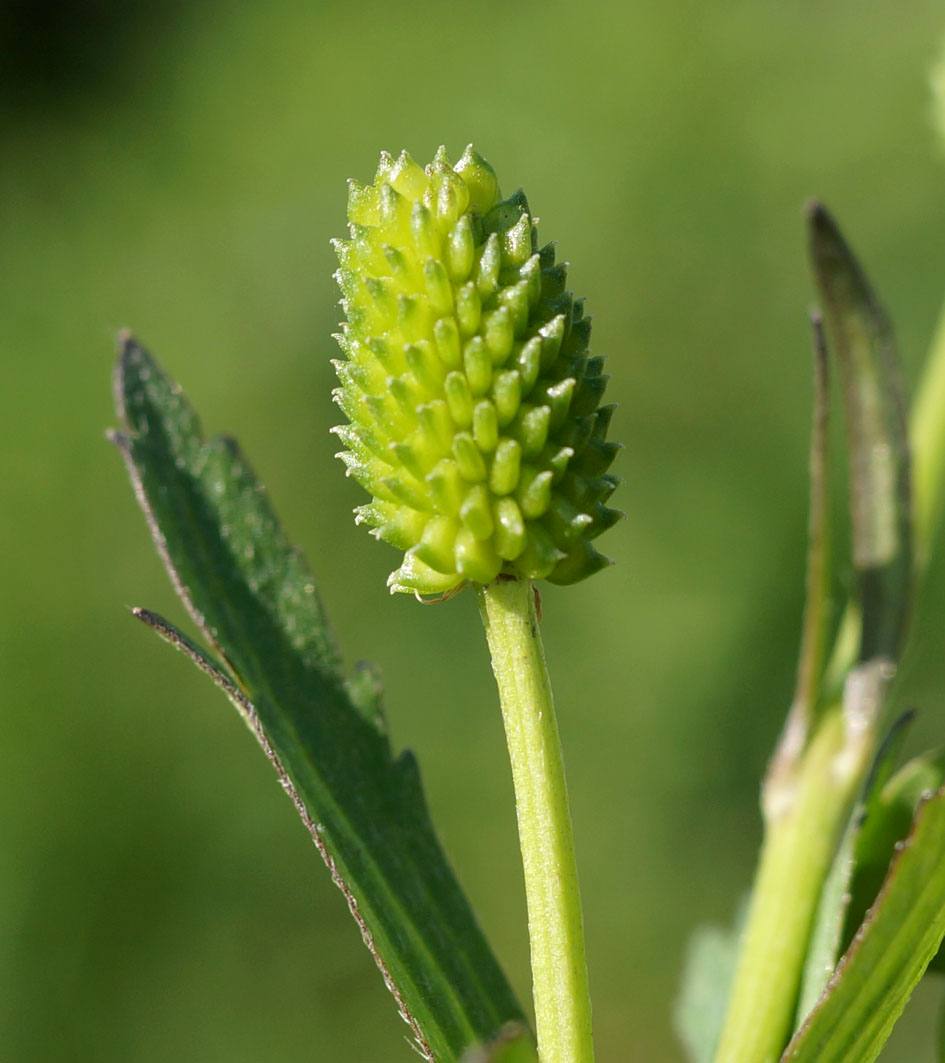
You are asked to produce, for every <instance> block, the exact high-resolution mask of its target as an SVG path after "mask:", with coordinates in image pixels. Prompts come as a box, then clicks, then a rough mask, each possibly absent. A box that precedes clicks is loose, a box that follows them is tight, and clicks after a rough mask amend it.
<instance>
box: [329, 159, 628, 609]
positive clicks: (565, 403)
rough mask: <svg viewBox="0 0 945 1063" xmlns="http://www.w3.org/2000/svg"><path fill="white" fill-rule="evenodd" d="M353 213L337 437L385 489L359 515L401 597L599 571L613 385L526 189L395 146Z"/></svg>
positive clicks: (611, 517)
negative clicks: (542, 241) (394, 565)
mask: <svg viewBox="0 0 945 1063" xmlns="http://www.w3.org/2000/svg"><path fill="white" fill-rule="evenodd" d="M348 220H349V223H350V224H349V229H350V234H351V238H350V239H349V240H337V241H335V250H336V251H337V254H338V259H339V261H340V263H341V267H340V269H339V270H338V272H337V274H336V277H337V279H338V283H339V285H340V286H341V291H342V295H343V298H342V302H341V305H342V307H343V309H344V312H345V315H346V317H347V322H346V324H345V325H344V326H343V334H342V335H341V336H339V337H338V341H339V343H340V345H341V348H342V350H343V352H344V353H345V355H346V358H345V359H344V360H339V361H336V362H335V363H334V365H335V369H336V370H337V373H338V378H339V380H340V381H341V386H340V387H339V388H337V389H336V390H335V392H334V396H335V400H336V401H337V403H338V405H339V406H340V407H341V408H342V410H343V411H344V412H345V414H346V415H347V417H348V419H349V421H350V424H347V425H344V426H342V427H339V428H336V429H335V432H336V433H337V434H338V436H339V437H340V438H341V440H342V441H343V443H344V444H345V446H346V447H347V450H346V451H344V452H343V453H342V454H341V455H339V456H340V457H341V458H342V459H343V460H344V462H345V463H346V465H347V466H348V474H349V475H350V476H353V477H354V478H355V479H356V480H357V481H358V482H359V483H360V484H361V485H362V486H363V487H364V488H366V490H367V491H369V492H370V494H371V495H372V496H373V501H371V502H370V503H368V504H367V505H364V506H361V507H359V508H358V509H357V510H356V511H355V512H356V514H357V519H358V522H359V523H361V522H363V523H366V524H370V525H372V526H373V528H374V532H373V534H374V535H376V536H377V537H378V538H379V539H383V540H384V541H385V542H388V543H390V544H391V545H392V546H394V547H396V548H397V549H399V550H403V551H405V557H404V561H403V564H402V565H401V566H400V568H398V569H397V570H396V571H395V572H393V573H391V576H390V579H389V581H388V583H389V585H390V588H391V590H392V591H410V592H414V593H417V594H442V593H446V592H449V591H452V590H454V589H456V588H457V587H459V586H461V585H462V584H463V583H464V582H466V581H471V582H474V583H490V582H491V581H492V580H494V579H495V578H496V577H497V576H498V575H499V574H500V573H506V574H508V575H512V576H519V577H524V578H528V579H548V580H551V581H552V582H553V583H573V582H575V581H576V580H579V579H583V578H584V577H585V576H589V575H591V574H592V573H593V572H596V571H597V570H598V569H600V568H602V567H603V566H604V565H606V564H607V563H608V562H607V559H606V558H604V557H602V556H601V554H599V553H598V552H597V551H596V550H595V549H594V547H593V545H592V544H591V540H592V539H593V538H594V537H595V536H596V535H598V534H599V533H600V532H602V531H603V530H604V529H605V528H608V527H610V525H611V524H613V523H614V521H615V520H616V519H617V518H618V516H619V514H618V513H617V511H616V510H612V509H608V508H607V506H606V505H605V502H606V500H607V499H608V498H609V497H610V495H611V493H612V492H613V490H614V487H615V486H616V480H615V479H614V478H613V477H612V476H609V475H607V473H606V470H607V469H608V467H609V466H610V463H611V461H612V460H613V457H614V454H615V453H616V451H617V449H618V447H617V444H615V443H610V442H607V441H606V439H605V436H606V433H607V426H608V423H609V421H610V418H611V414H612V412H613V406H603V407H602V406H600V401H601V397H602V396H603V394H604V388H605V387H606V382H607V377H606V375H604V374H603V373H602V366H603V359H602V358H591V357H588V349H587V345H588V339H589V337H590V331H591V327H590V319H589V318H585V317H584V307H583V302H582V301H581V300H577V301H575V300H574V298H573V296H572V294H571V293H570V292H568V291H566V290H565V281H566V267H565V266H564V265H563V264H561V265H555V261H554V249H553V247H552V246H551V245H548V246H546V247H544V248H542V249H541V250H538V246H537V230H536V228H535V224H534V221H533V219H532V216H531V214H530V212H529V209H528V203H527V201H526V199H525V196H524V194H523V193H522V192H517V193H516V194H515V195H513V196H511V197H510V198H508V199H505V200H500V199H499V188H498V184H497V182H496V178H495V174H494V173H493V171H492V169H491V167H490V166H489V165H488V164H487V163H486V162H485V161H484V160H483V159H481V158H480V157H479V156H478V155H476V154H475V153H474V152H473V151H472V149H471V148H467V149H466V151H465V153H464V154H463V157H462V158H461V159H460V160H459V162H458V163H456V165H455V166H452V165H451V164H450V161H449V159H448V158H447V156H446V152H445V151H444V149H443V148H440V150H439V151H438V152H437V154H436V157H435V159H434V160H433V162H432V163H431V164H430V165H429V166H427V167H426V168H425V169H424V168H422V167H420V166H419V165H417V163H415V162H414V161H413V159H411V158H410V156H409V155H408V154H407V153H406V152H404V153H402V154H401V156H400V157H399V158H398V159H397V160H396V161H395V160H394V159H392V158H391V157H390V156H389V155H388V154H386V153H383V154H382V155H381V161H380V165H379V167H378V170H377V175H376V176H375V178H374V183H373V184H372V185H368V186H361V185H358V184H356V183H354V182H350V185H349V196H348Z"/></svg>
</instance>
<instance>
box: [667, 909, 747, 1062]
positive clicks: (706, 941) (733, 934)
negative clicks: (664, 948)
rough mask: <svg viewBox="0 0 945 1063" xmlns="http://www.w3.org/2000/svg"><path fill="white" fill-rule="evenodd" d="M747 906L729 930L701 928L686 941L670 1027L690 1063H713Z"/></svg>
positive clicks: (710, 927)
mask: <svg viewBox="0 0 945 1063" xmlns="http://www.w3.org/2000/svg"><path fill="white" fill-rule="evenodd" d="M747 910H748V906H747V899H746V903H744V904H742V906H741V909H740V910H739V913H738V915H737V917H736V919H735V923H734V925H733V926H732V927H731V928H730V929H723V928H722V927H717V926H701V927H699V928H698V929H697V930H696V931H695V932H694V933H693V935H692V937H691V938H690V939H689V947H688V949H687V951H686V962H685V966H684V967H683V978H682V986H681V988H680V991H679V997H678V998H677V1000H676V1007H675V1008H674V1010H673V1026H674V1027H675V1029H676V1033H677V1035H678V1036H679V1040H680V1041H681V1042H682V1044H683V1047H684V1048H685V1050H686V1057H687V1059H688V1060H689V1063H712V1059H713V1057H714V1055H715V1047H716V1044H717V1043H718V1039H719V1035H720V1033H721V1032H722V1024H723V1022H724V1021H725V1009H726V1006H727V1004H728V997H729V990H730V989H731V985H732V977H733V976H734V974H735V963H736V960H737V958H738V943H739V938H740V937H741V932H742V927H743V926H744V922H745V915H746V913H747Z"/></svg>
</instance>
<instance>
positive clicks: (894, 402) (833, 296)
mask: <svg viewBox="0 0 945 1063" xmlns="http://www.w3.org/2000/svg"><path fill="white" fill-rule="evenodd" d="M809 233H810V254H811V262H812V266H813V271H814V278H815V280H816V283H817V288H818V291H819V293H820V297H821V299H822V301H823V304H824V310H825V314H826V319H827V324H828V326H829V329H830V335H831V338H832V340H833V346H834V349H835V350H836V353H837V361H838V363H839V366H840V377H841V382H842V390H843V400H844V407H845V412H846V433H847V443H848V450H849V460H850V509H851V520H852V531H853V564H854V567H855V569H856V571H857V575H858V582H859V588H858V600H859V605H860V609H861V612H862V632H861V642H860V655H859V659H860V661H861V662H863V661H871V660H878V659H882V660H887V661H891V662H895V661H897V660H898V658H899V653H900V649H901V647H902V642H903V636H904V634H905V629H906V622H907V619H908V615H909V606H910V604H911V596H912V595H911V592H912V519H911V499H910V495H911V488H910V470H909V441H908V430H907V424H906V398H905V390H904V387H903V383H902V374H901V370H900V366H899V359H898V356H897V354H896V347H895V342H894V340H893V335H892V328H891V326H890V324H889V319H888V318H887V316H886V313H885V311H884V310H883V308H882V306H881V305H880V303H879V301H878V299H877V298H876V296H875V295H874V293H873V290H872V288H871V286H870V284H869V282H868V281H867V279H866V275H865V274H864V272H863V270H862V269H861V268H860V265H859V263H858V262H857V260H856V258H855V257H854V255H853V252H852V251H851V250H850V248H849V246H848V245H847V243H846V241H845V240H844V239H843V236H842V235H841V233H840V230H839V229H838V227H837V225H836V223H835V222H834V220H833V218H832V217H831V216H830V214H829V213H828V212H827V210H826V208H825V207H824V206H823V205H822V204H820V203H814V204H812V206H811V207H810V210H809Z"/></svg>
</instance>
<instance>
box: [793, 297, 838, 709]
mask: <svg viewBox="0 0 945 1063" xmlns="http://www.w3.org/2000/svg"><path fill="white" fill-rule="evenodd" d="M811 328H812V331H813V337H814V417H813V422H812V425H811V438H810V459H809V463H808V465H809V472H810V502H809V512H808V519H807V574H806V596H805V601H804V622H803V627H802V634H801V652H800V660H799V662H798V667H797V687H796V690H795V693H794V705H795V706H797V708H796V710H793V711H797V712H798V713H803V716H804V722H805V724H806V723H807V721H809V718H810V714H811V712H812V711H813V708H814V705H815V704H816V702H817V693H818V689H819V686H820V676H821V672H822V670H823V666H824V643H825V638H826V631H827V569H828V565H827V558H828V553H829V550H828V546H829V540H830V499H829V486H830V485H829V478H828V476H827V469H828V440H829V432H828V428H829V420H830V396H829V386H828V385H829V374H828V364H827V344H826V341H825V338H824V331H823V322H822V321H821V318H820V315H818V314H813V315H812V316H811Z"/></svg>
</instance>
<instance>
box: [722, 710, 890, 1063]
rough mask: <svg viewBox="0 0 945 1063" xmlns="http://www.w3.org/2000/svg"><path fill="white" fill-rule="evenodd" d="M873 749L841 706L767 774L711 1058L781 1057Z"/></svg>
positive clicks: (757, 1062) (736, 1062) (727, 1061)
mask: <svg viewBox="0 0 945 1063" xmlns="http://www.w3.org/2000/svg"><path fill="white" fill-rule="evenodd" d="M872 749H873V741H872V735H871V734H870V735H859V736H858V735H855V734H852V733H851V732H850V731H849V730H848V728H847V725H846V722H845V720H844V716H843V712H842V710H841V708H840V706H836V707H835V708H834V709H832V710H830V711H829V712H828V713H827V714H826V715H825V717H824V719H823V720H822V721H821V724H820V726H819V727H818V729H817V732H816V734H815V736H814V737H813V739H812V740H811V744H810V746H809V747H808V748H807V750H806V752H805V754H804V757H803V758H802V760H801V762H800V764H799V765H797V768H796V773H792V774H791V775H790V777H789V778H782V779H771V780H769V784H768V785H767V786H766V788H765V801H764V805H765V836H764V842H763V843H762V849H761V855H760V858H759V865H758V871H757V875H756V878H755V884H754V888H753V890H752V899H751V906H750V908H749V911H748V919H747V923H746V927H745V931H744V935H743V938H742V945H741V949H740V952H739V962H738V967H737V969H736V972H735V979H734V982H733V984H732V990H731V995H730V997H729V1005H728V1013H727V1016H726V1022H725V1026H724V1028H723V1031H722V1035H721V1037H720V1039H719V1045H718V1050H717V1052H716V1056H715V1063H775V1061H776V1060H778V1059H779V1058H780V1056H781V1053H782V1051H783V1049H784V1046H785V1044H786V1043H787V1040H788V1038H789V1036H790V1034H791V1024H792V1021H793V1018H794V1010H795V1007H796V1001H797V993H798V986H799V983H800V973H801V970H802V968H803V965H804V959H805V956H806V954H807V948H808V944H809V941H810V933H811V928H812V925H813V921H814V916H815V913H816V910H817V902H818V900H819V897H820V891H821V887H822V885H823V882H824V879H825V878H826V876H827V873H828V871H829V869H830V866H831V864H832V862H833V858H834V855H835V853H836V845H837V839H838V837H839V835H840V832H841V831H842V830H843V827H844V825H845V823H846V821H847V819H848V817H849V815H850V812H851V811H852V808H853V804H854V802H855V800H856V797H857V794H858V792H859V790H860V787H861V785H862V782H863V778H864V776H865V774H866V771H867V770H868V768H869V764H870V756H871V753H872ZM772 784H773V785H772Z"/></svg>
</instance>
